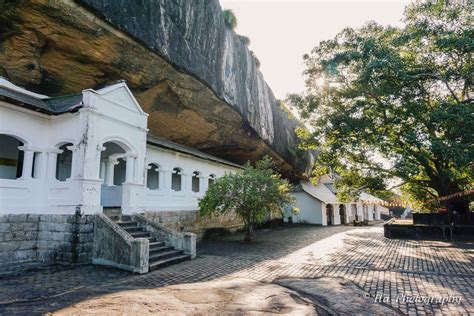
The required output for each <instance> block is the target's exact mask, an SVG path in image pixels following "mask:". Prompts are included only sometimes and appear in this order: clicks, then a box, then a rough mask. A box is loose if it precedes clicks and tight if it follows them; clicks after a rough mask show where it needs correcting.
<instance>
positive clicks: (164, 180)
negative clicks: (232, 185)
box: [136, 145, 238, 211]
mask: <svg viewBox="0 0 474 316" xmlns="http://www.w3.org/2000/svg"><path fill="white" fill-rule="evenodd" d="M146 162H147V165H148V164H155V165H158V166H159V177H160V180H159V188H158V189H154V190H150V189H148V188H147V187H145V188H144V191H143V196H142V198H140V199H139V201H140V202H139V204H138V205H137V208H136V211H166V210H168V211H173V210H197V209H199V207H198V199H199V198H201V197H202V196H204V193H205V191H206V190H207V188H208V182H209V178H210V177H211V175H214V176H215V177H216V178H219V177H221V176H223V175H224V174H225V173H227V172H235V171H237V170H238V169H237V168H235V167H232V166H228V165H224V164H219V163H215V162H212V161H209V160H205V159H201V158H198V157H194V156H190V155H187V154H184V153H179V152H175V151H171V150H168V149H164V148H158V147H155V146H151V145H148V146H147V154H146ZM174 168H180V169H181V170H182V175H181V181H182V182H181V183H182V185H181V190H180V191H174V190H172V188H171V174H172V172H173V169H174ZM195 171H197V172H199V174H200V175H199V192H193V191H192V175H193V173H194V172H195Z"/></svg>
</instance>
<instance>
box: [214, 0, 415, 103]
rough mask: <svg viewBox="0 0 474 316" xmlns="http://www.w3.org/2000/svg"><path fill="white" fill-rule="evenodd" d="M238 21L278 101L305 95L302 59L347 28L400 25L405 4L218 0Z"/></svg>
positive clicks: (388, 0) (398, 0)
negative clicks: (301, 93)
mask: <svg viewBox="0 0 474 316" xmlns="http://www.w3.org/2000/svg"><path fill="white" fill-rule="evenodd" d="M220 3H221V6H222V8H223V9H232V10H233V11H234V13H235V15H236V17H237V21H238V24H237V28H236V29H235V31H236V32H237V33H238V34H242V35H245V36H248V37H249V38H250V41H251V43H250V47H249V48H250V49H251V50H253V51H254V52H255V55H256V56H257V57H258V59H259V60H260V62H261V66H260V70H261V71H262V73H263V75H264V77H265V80H266V81H267V83H268V85H269V86H270V87H271V88H272V90H273V92H274V93H275V96H276V97H277V98H278V99H284V98H285V96H286V94H288V93H295V92H296V93H298V92H302V91H303V90H304V78H303V76H302V73H303V70H304V64H303V54H305V53H309V52H310V51H311V49H312V48H313V47H315V46H316V45H318V43H319V42H320V41H323V40H326V39H331V38H334V36H336V34H337V33H339V32H340V31H341V30H342V29H343V28H345V27H347V26H350V27H360V26H362V25H364V24H365V23H366V22H367V21H370V20H374V21H376V22H378V23H380V24H383V25H392V26H399V25H402V22H401V19H402V17H403V11H404V7H405V6H406V5H407V4H408V3H409V1H407V0H378V1H375V0H372V1H356V0H333V1H329V0H326V1H321V0H220Z"/></svg>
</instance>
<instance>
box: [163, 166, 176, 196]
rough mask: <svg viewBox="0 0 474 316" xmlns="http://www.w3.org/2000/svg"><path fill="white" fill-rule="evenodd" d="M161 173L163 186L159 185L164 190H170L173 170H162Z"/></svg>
mask: <svg viewBox="0 0 474 316" xmlns="http://www.w3.org/2000/svg"><path fill="white" fill-rule="evenodd" d="M161 172H162V173H163V177H162V178H163V186H162V187H161V188H162V189H163V190H165V191H171V175H172V173H173V170H167V169H166V170H162V171H161Z"/></svg>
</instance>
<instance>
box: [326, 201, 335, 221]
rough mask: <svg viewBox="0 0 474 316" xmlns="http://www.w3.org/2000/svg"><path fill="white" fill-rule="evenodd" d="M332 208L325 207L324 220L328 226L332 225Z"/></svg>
mask: <svg viewBox="0 0 474 316" xmlns="http://www.w3.org/2000/svg"><path fill="white" fill-rule="evenodd" d="M333 218H334V208H333V206H332V204H328V205H326V220H327V224H328V225H334V221H333Z"/></svg>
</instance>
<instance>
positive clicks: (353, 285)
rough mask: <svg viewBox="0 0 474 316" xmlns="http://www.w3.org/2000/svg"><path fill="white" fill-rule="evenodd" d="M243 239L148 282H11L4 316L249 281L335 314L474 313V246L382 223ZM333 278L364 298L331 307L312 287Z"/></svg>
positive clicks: (123, 278) (112, 273) (140, 278)
mask: <svg viewBox="0 0 474 316" xmlns="http://www.w3.org/2000/svg"><path fill="white" fill-rule="evenodd" d="M241 237H242V236H240V235H232V236H228V237H225V238H220V239H218V240H207V241H203V242H201V243H200V244H198V256H197V259H195V260H192V261H187V262H184V263H181V264H178V265H174V266H170V267H168V268H165V269H162V270H157V271H154V272H151V273H148V274H145V275H132V274H129V273H127V272H123V271H120V270H116V269H111V268H105V267H97V266H90V265H87V266H79V267H75V268H64V267H60V266H52V267H48V268H46V269H44V268H43V269H39V270H36V271H29V272H24V273H21V274H18V275H10V276H3V277H0V288H1V291H0V314H11V313H18V314H40V313H45V312H53V311H57V310H61V309H63V308H67V307H70V306H73V305H75V304H79V303H81V302H84V301H86V300H88V299H93V298H97V297H100V296H102V295H106V294H113V293H119V292H123V291H128V290H137V289H155V288H159V287H163V286H166V285H172V284H181V283H194V282H202V281H229V280H235V279H242V278H245V279H251V280H256V281H261V282H267V283H275V284H281V285H283V286H287V287H290V288H292V289H293V290H295V291H297V292H298V293H301V294H303V295H305V296H306V297H309V298H310V299H314V301H315V303H316V304H323V305H324V304H329V305H328V306H332V307H334V309H333V310H343V309H339V308H344V306H343V305H348V306H350V304H358V305H364V304H366V305H367V306H368V305H371V304H379V305H382V306H383V307H384V308H389V309H390V310H391V311H393V313H394V314H395V313H399V314H416V313H421V314H423V313H428V314H437V313H440V314H441V313H443V314H469V313H471V314H472V313H474V243H449V242H435V241H411V240H389V239H385V238H384V237H383V230H382V227H380V226H378V227H358V228H355V227H344V226H338V227H315V226H297V227H286V228H277V229H273V230H261V231H258V232H257V233H256V238H255V240H256V241H255V243H254V244H252V245H247V244H243V243H241V242H240V240H239V239H240V238H241ZM283 279H287V281H286V283H284V282H283V281H281V280H283ZM288 279H289V280H290V281H288ZM291 279H298V280H296V281H295V282H293V283H292V282H291ZM305 279H307V280H306V281H305ZM309 279H311V280H309ZM314 279H316V280H314ZM318 279H319V280H318ZM334 280H336V281H337V282H339V283H338V284H339V285H338V286H340V287H341V291H340V292H341V293H342V292H343V291H342V290H345V291H346V294H347V291H349V290H350V291H359V292H357V293H359V294H360V293H363V297H362V298H361V297H359V296H360V295H359V296H358V297H357V298H356V297H355V296H354V299H353V300H352V301H351V300H350V299H349V300H347V297H348V296H347V295H346V296H344V295H342V294H341V296H338V295H337V294H336V295H331V299H332V301H329V302H327V301H325V300H324V297H323V298H322V299H321V297H320V296H318V295H312V294H311V293H309V290H306V291H305V289H304V284H309V283H311V284H313V285H314V286H316V287H317V286H318V284H320V285H321V291H322V292H324V291H326V292H327V291H329V290H331V289H330V288H331V287H332V286H327V284H330V283H331V282H333V281H334ZM338 280H339V281H338ZM282 282H283V283H282ZM305 282H306V283H305ZM292 284H293V285H292ZM324 285H326V288H325V287H324ZM327 293H329V292H327ZM349 293H350V292H349ZM354 293H355V292H354ZM313 294H314V293H313ZM349 297H350V296H349ZM334 300H336V302H335V301H334ZM338 300H339V301H338ZM338 305H340V306H338ZM362 307H363V306H362ZM318 312H319V310H318Z"/></svg>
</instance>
